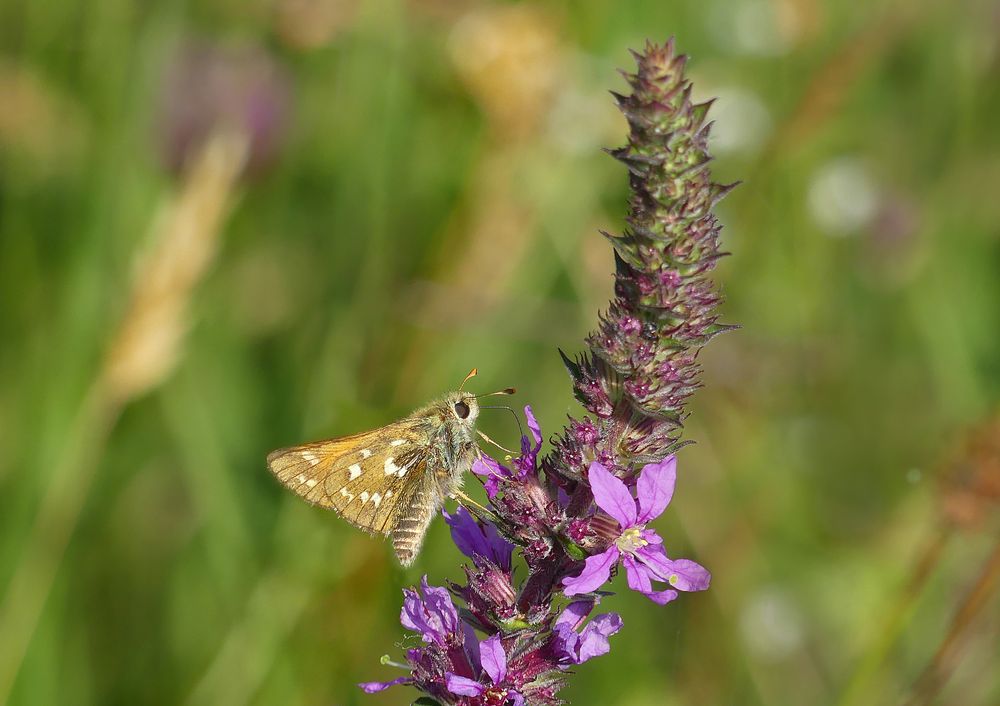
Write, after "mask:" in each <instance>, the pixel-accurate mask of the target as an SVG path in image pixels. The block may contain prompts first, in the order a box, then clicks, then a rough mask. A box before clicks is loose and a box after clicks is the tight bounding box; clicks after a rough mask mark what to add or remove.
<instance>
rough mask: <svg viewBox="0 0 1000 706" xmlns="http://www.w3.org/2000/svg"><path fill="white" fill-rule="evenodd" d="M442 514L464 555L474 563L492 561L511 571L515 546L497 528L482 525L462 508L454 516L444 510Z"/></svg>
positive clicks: (453, 538)
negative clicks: (482, 560) (481, 560)
mask: <svg viewBox="0 0 1000 706" xmlns="http://www.w3.org/2000/svg"><path fill="white" fill-rule="evenodd" d="M442 514H443V515H444V518H445V521H446V522H447V523H448V526H449V527H451V538H452V541H454V542H455V546H457V547H458V548H459V550H460V551H461V552H462V553H463V554H465V555H466V556H467V557H469V558H471V559H472V560H473V561H476V559H477V558H486V559H491V560H492V561H493V563H495V564H497V565H498V566H499V567H500V568H502V569H505V570H510V566H511V561H510V558H511V554H512V553H513V551H514V545H513V544H511V543H510V542H508V541H507V540H506V539H504V538H503V537H501V536H500V533H499V532H497V529H496V527H494V526H493V525H491V524H486V525H480V524H479V523H478V522H476V520H475V519H474V518H473V517H472V515H471V514H469V511H468V510H466V509H465V508H464V507H462V506H459V508H458V510H457V511H456V512H455V514H454V515H449V514H448V513H447V512H445V511H444V510H442ZM477 565H478V564H477ZM480 568H482V567H480Z"/></svg>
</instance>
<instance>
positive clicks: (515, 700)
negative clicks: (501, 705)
mask: <svg viewBox="0 0 1000 706" xmlns="http://www.w3.org/2000/svg"><path fill="white" fill-rule="evenodd" d="M507 698H509V699H510V706H524V697H523V696H521V695H520V694H519V693H517V692H516V691H514V690H513V689H511V690H510V691H508V692H507Z"/></svg>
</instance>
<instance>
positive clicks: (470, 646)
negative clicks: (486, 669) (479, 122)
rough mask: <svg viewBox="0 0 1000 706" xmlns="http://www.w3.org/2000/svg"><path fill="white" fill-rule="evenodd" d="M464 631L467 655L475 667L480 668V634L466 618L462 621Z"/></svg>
mask: <svg viewBox="0 0 1000 706" xmlns="http://www.w3.org/2000/svg"><path fill="white" fill-rule="evenodd" d="M462 632H463V633H464V638H465V640H464V645H463V647H464V648H465V656H466V658H467V659H468V660H469V664H471V665H472V667H473V668H474V669H478V668H479V664H480V659H479V636H478V635H476V631H475V629H474V628H473V627H472V626H471V625H469V624H468V623H467V622H465V621H464V620H463V621H462Z"/></svg>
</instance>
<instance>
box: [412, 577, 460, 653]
mask: <svg viewBox="0 0 1000 706" xmlns="http://www.w3.org/2000/svg"><path fill="white" fill-rule="evenodd" d="M420 584H421V587H422V589H423V597H421V596H420V594H419V593H418V592H417V591H414V590H411V589H404V590H403V608H402V610H401V611H400V614H399V622H400V623H402V624H403V627H405V628H407V629H409V630H413V631H414V632H419V633H420V635H421V637H422V638H423V640H424V642H437V643H438V644H444V642H445V640H446V637H447V635H448V634H450V633H453V632H456V631H457V630H458V610H456V609H455V604H454V603H452V602H451V596H450V595H449V593H448V589H446V588H441V587H437V586H431V585H429V584H428V583H427V577H426V576H424V577H423V578H422V579H421V581H420Z"/></svg>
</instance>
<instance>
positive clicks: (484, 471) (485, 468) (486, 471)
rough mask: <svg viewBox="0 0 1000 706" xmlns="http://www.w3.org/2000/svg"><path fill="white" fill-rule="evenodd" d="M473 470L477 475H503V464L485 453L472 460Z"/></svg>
mask: <svg viewBox="0 0 1000 706" xmlns="http://www.w3.org/2000/svg"><path fill="white" fill-rule="evenodd" d="M472 472H473V473H475V474H476V475H477V476H487V477H489V476H500V475H503V466H501V465H500V464H499V463H497V462H496V461H494V460H493V459H492V458H490V457H489V456H487V455H485V454H483V455H482V456H480V457H479V458H477V459H476V460H475V461H473V462H472Z"/></svg>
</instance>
